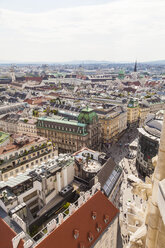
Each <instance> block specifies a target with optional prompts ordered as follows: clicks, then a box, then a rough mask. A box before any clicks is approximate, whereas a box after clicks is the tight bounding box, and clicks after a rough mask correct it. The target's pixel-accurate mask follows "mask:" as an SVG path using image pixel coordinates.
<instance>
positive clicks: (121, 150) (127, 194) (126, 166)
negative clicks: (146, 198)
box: [109, 129, 142, 248]
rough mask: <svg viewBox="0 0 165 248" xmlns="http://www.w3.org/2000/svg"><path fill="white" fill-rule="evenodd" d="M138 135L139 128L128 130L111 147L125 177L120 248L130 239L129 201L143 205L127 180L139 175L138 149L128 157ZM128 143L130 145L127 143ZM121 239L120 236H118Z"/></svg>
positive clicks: (121, 199)
mask: <svg viewBox="0 0 165 248" xmlns="http://www.w3.org/2000/svg"><path fill="white" fill-rule="evenodd" d="M137 137H138V132H137V129H133V130H132V131H131V130H127V132H126V133H125V134H124V135H123V136H122V137H121V139H120V140H119V141H118V143H117V144H115V145H113V146H111V147H110V149H109V153H110V155H111V157H112V158H113V159H114V161H115V162H116V163H117V164H119V165H120V166H121V167H122V168H123V172H124V178H123V182H122V185H121V191H120V192H121V195H120V215H119V224H120V235H121V238H122V244H121V241H120V244H119V245H118V248H122V247H125V245H126V244H127V243H128V241H129V235H128V230H127V222H126V214H127V204H128V203H129V202H135V203H136V206H137V207H140V206H141V203H142V200H141V199H140V198H139V197H138V196H136V195H133V194H132V192H131V188H132V187H131V185H130V183H129V181H128V180H127V178H128V176H129V175H134V176H136V177H138V172H137V170H136V150H135V151H133V152H134V153H135V156H134V158H131V159H129V158H126V157H127V155H128V153H129V152H130V149H129V144H130V143H132V141H134V140H135V139H137ZM127 144H128V145H127ZM118 239H119V238H118Z"/></svg>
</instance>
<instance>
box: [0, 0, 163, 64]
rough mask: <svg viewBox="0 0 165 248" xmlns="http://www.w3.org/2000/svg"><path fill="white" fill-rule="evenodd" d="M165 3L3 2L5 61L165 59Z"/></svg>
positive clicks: (0, 34)
mask: <svg viewBox="0 0 165 248" xmlns="http://www.w3.org/2000/svg"><path fill="white" fill-rule="evenodd" d="M164 10H165V0H136V1H135V0H14V1H13V0H0V61H1V62H2V61H4V62H5V61H7V62H10V61H11V62H41V63H42V62H45V63H46V62H68V61H77V60H78V61H87V60H97V61H112V62H124V61H126V62H134V61H135V60H137V61H141V62H143V61H152V60H164V59H165V49H164V42H165V28H164V27H165V14H164Z"/></svg>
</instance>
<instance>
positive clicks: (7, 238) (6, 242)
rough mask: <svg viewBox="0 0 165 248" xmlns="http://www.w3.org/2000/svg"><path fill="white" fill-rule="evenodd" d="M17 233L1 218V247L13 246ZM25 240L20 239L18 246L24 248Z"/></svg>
mask: <svg viewBox="0 0 165 248" xmlns="http://www.w3.org/2000/svg"><path fill="white" fill-rule="evenodd" d="M16 235H17V234H16V233H15V232H14V231H13V230H12V229H11V228H10V227H9V226H8V225H7V224H6V223H5V222H4V221H3V220H2V219H1V218H0V237H1V239H0V248H13V244H12V239H13V238H14V237H15V236H16ZM23 243H24V242H23V241H22V240H20V242H19V244H18V246H17V248H23Z"/></svg>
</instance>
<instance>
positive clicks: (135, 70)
mask: <svg viewBox="0 0 165 248" xmlns="http://www.w3.org/2000/svg"><path fill="white" fill-rule="evenodd" d="M134 72H137V61H135V66H134Z"/></svg>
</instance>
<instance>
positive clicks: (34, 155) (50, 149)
mask: <svg viewBox="0 0 165 248" xmlns="http://www.w3.org/2000/svg"><path fill="white" fill-rule="evenodd" d="M23 138H24V139H23ZM22 139H23V140H21V139H20V138H17V139H15V141H14V143H10V144H9V145H7V146H6V147H1V148H0V163H1V167H0V178H1V180H3V181H6V180H8V178H10V177H16V176H17V175H18V174H19V173H24V172H25V171H26V170H27V169H32V168H33V167H34V166H36V165H38V166H39V165H40V164H41V163H42V162H47V161H48V160H49V159H50V158H53V157H54V156H57V154H58V151H57V149H56V148H55V147H54V146H53V144H52V143H51V142H47V139H46V138H43V137H36V138H33V137H22Z"/></svg>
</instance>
